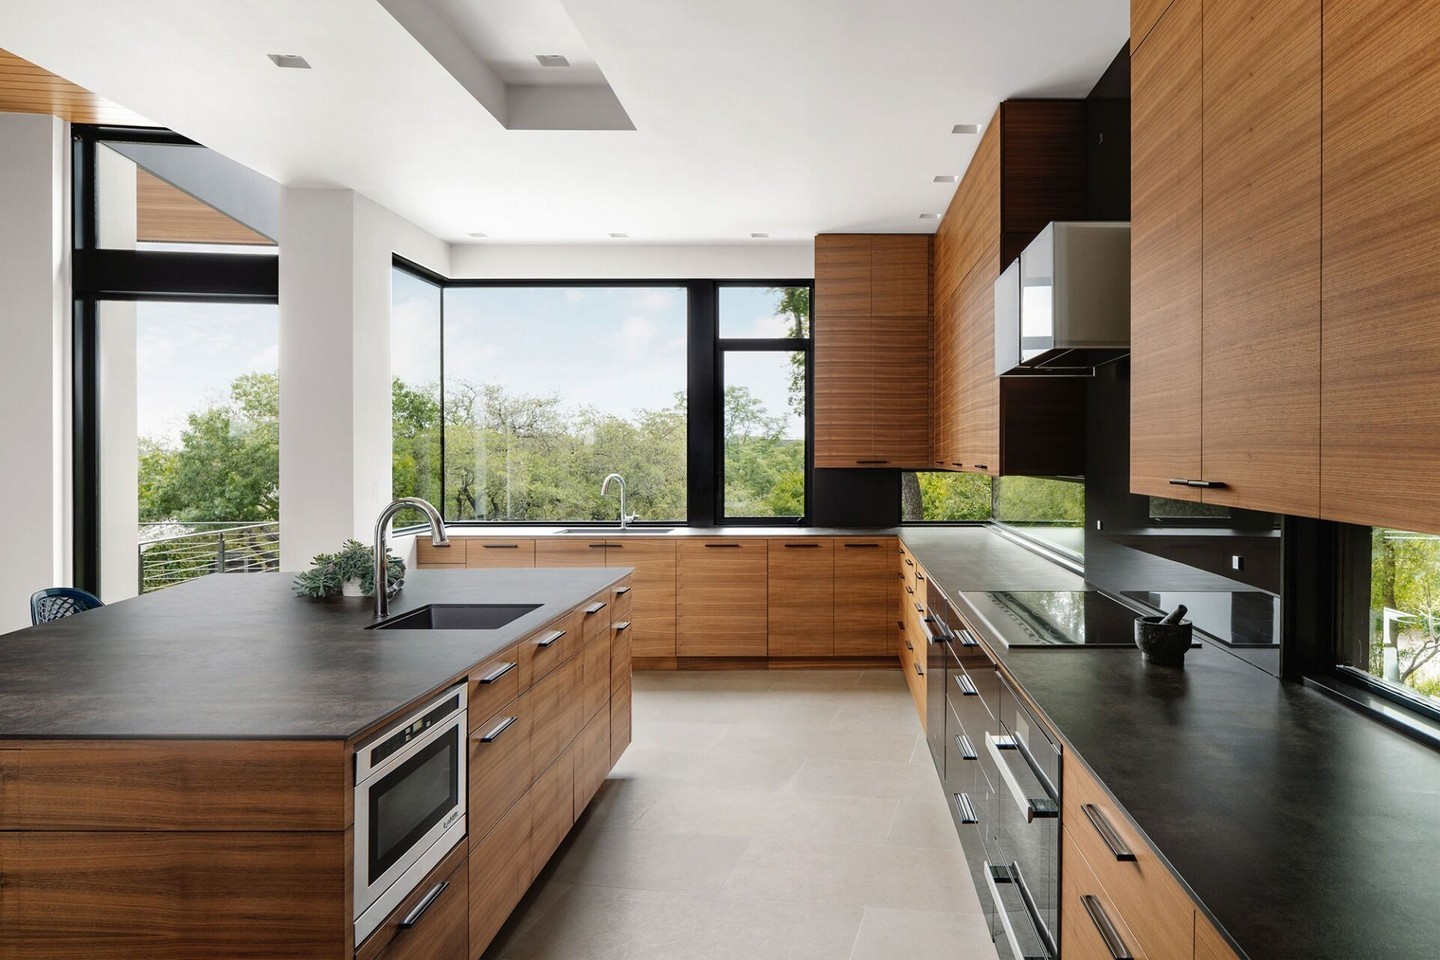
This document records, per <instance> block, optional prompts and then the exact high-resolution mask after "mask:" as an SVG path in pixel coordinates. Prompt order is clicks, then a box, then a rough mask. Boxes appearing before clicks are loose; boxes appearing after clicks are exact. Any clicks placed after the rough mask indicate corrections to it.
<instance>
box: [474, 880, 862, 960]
mask: <svg viewBox="0 0 1440 960" xmlns="http://www.w3.org/2000/svg"><path fill="white" fill-rule="evenodd" d="M863 912H864V911H862V910H859V909H856V908H854V907H821V908H814V909H807V910H796V909H795V908H794V904H790V903H776V902H766V901H749V900H747V901H738V900H737V901H729V900H715V899H711V898H697V897H685V896H678V895H674V894H648V893H641V894H640V895H638V896H637V892H636V891H632V890H617V889H610V888H605V887H575V886H563V885H561V889H560V891H559V892H558V893H557V894H556V895H555V896H554V897H553V898H552V899H551V900H550V902H549V904H548V909H547V910H546V912H545V914H544V915H543V916H542V917H540V918H539V919H538V921H537V922H534V923H531V924H528V925H524V926H520V927H517V928H516V930H515V931H514V933H513V934H512V935H511V936H509V937H508V938H507V939H506V940H505V941H504V942H502V943H498V944H494V945H492V947H491V950H490V951H489V952H487V953H486V956H487V957H493V958H496V960H501V958H507V960H542V958H543V960H550V958H565V960H592V958H593V960H601V958H626V960H772V958H773V960H844V958H846V957H848V956H849V954H850V950H851V948H852V947H853V945H854V942H855V937H856V933H857V932H858V930H859V927H860V921H861V918H862V916H863Z"/></svg>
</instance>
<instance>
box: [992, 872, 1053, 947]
mask: <svg viewBox="0 0 1440 960" xmlns="http://www.w3.org/2000/svg"><path fill="white" fill-rule="evenodd" d="M982 870H983V872H984V874H985V886H986V887H988V888H989V890H990V896H991V898H992V899H993V900H994V902H995V912H996V914H997V916H998V917H999V920H1000V925H1001V926H1003V927H1004V928H1005V939H1006V940H1008V941H1009V942H1010V951H1011V953H1012V954H1013V955H1014V956H1017V957H1030V956H1035V954H1031V953H1027V952H1026V951H1024V950H1022V949H1021V948H1020V938H1019V937H1018V936H1016V933H1015V921H1014V920H1013V919H1012V918H1011V913H1010V911H1009V909H1008V908H1007V907H1006V905H1005V901H1004V900H1002V899H1001V897H1000V884H1002V883H1003V884H1006V885H1007V886H1011V885H1013V887H1014V888H1015V891H1016V892H1017V893H1018V894H1019V895H1020V906H1021V907H1023V908H1024V909H1025V913H1026V914H1027V915H1028V916H1029V918H1030V925H1031V926H1032V927H1033V928H1034V930H1035V934H1036V936H1038V937H1039V938H1040V947H1041V952H1040V954H1039V956H1040V957H1042V958H1043V960H1053V958H1054V957H1055V956H1056V955H1057V954H1058V953H1059V951H1058V950H1057V949H1056V947H1055V938H1054V937H1053V936H1052V935H1051V934H1050V928H1049V927H1047V926H1046V925H1045V918H1044V917H1042V916H1041V915H1040V908H1039V907H1038V906H1036V904H1035V898H1034V897H1033V896H1032V895H1031V893H1030V888H1029V886H1028V885H1026V883H1025V877H1024V876H1022V875H1021V873H1020V862H1019V861H1018V860H1012V861H1011V862H1010V864H1009V866H1005V865H1001V864H993V863H991V862H990V861H988V860H986V861H984V865H983V867H982Z"/></svg>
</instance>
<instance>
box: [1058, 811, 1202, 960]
mask: <svg viewBox="0 0 1440 960" xmlns="http://www.w3.org/2000/svg"><path fill="white" fill-rule="evenodd" d="M1063 832H1064V835H1065V843H1064V849H1063V858H1064V859H1063V864H1064V866H1063V869H1062V870H1061V873H1060V952H1061V954H1062V955H1063V956H1064V957H1065V960H1113V958H1114V954H1113V953H1112V952H1111V950H1110V948H1109V946H1107V945H1106V943H1105V935H1104V934H1102V933H1101V932H1100V927H1099V924H1100V923H1103V922H1104V919H1108V920H1109V921H1110V925H1111V927H1112V929H1113V931H1114V934H1115V936H1116V937H1118V938H1119V940H1120V942H1121V943H1122V944H1124V946H1125V950H1126V951H1128V952H1129V954H1130V956H1131V957H1133V958H1134V960H1147V954H1146V953H1145V951H1144V950H1142V949H1141V947H1140V943H1139V941H1138V940H1137V939H1136V937H1135V934H1134V933H1132V932H1131V931H1130V927H1129V925H1128V924H1126V922H1125V917H1124V915H1123V914H1122V913H1121V911H1120V908H1119V907H1118V906H1117V905H1116V904H1115V901H1113V900H1111V899H1110V895H1109V894H1108V893H1106V892H1105V887H1104V886H1103V885H1102V884H1101V883H1100V880H1099V878H1097V877H1096V876H1095V871H1094V870H1092V869H1090V864H1089V862H1087V861H1086V859H1085V856H1084V855H1083V854H1082V853H1081V852H1080V848H1079V847H1078V846H1077V845H1076V843H1075V838H1074V837H1073V836H1071V834H1070V831H1069V830H1068V829H1066V830H1064V831H1063ZM1087 896H1089V897H1094V898H1095V900H1096V901H1097V903H1096V905H1095V906H1096V909H1097V910H1098V911H1100V914H1101V917H1102V918H1103V919H1098V920H1097V919H1095V918H1092V917H1091V915H1090V911H1089V910H1088V909H1087V908H1086V904H1085V900H1084V898H1085V897H1087ZM1184 956H1189V954H1188V953H1187V954H1185V955H1184ZM1176 960H1180V955H1178V954H1177V955H1176Z"/></svg>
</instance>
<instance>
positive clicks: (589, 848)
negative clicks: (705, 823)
mask: <svg viewBox="0 0 1440 960" xmlns="http://www.w3.org/2000/svg"><path fill="white" fill-rule="evenodd" d="M749 845H750V841H749V840H747V839H745V838H743V837H718V836H705V835H702V834H682V833H656V832H653V831H648V830H632V829H626V828H622V827H616V826H613V825H603V829H601V830H598V831H582V832H581V833H580V835H579V836H577V837H575V840H574V842H573V843H572V844H571V845H570V846H569V847H568V848H566V849H563V850H561V851H560V852H559V853H558V854H557V857H558V860H557V861H556V862H555V863H554V867H555V870H554V874H553V877H552V879H554V880H556V881H558V882H560V883H574V884H585V885H587V886H601V887H629V888H633V889H637V890H662V891H670V892H673V893H710V894H713V893H716V892H717V891H718V890H719V889H720V887H721V886H722V885H723V884H724V883H725V879H726V878H727V877H728V876H729V875H730V871H731V870H733V869H734V867H735V864H736V863H738V862H739V860H740V858H741V856H742V855H743V854H744V853H745V851H746V849H747V848H748V847H749Z"/></svg>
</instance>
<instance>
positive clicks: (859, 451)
mask: <svg viewBox="0 0 1440 960" xmlns="http://www.w3.org/2000/svg"><path fill="white" fill-rule="evenodd" d="M930 243H931V241H930V238H929V237H928V236H925V235H918V234H917V235H910V234H904V235H877V234H822V235H820V236H818V237H816V238H815V329H814V338H815V415H814V429H815V465H816V466H820V467H872V466H873V467H905V466H909V467H922V466H925V465H926V463H927V462H928V460H929V445H930V439H929V438H930V332H931V321H930Z"/></svg>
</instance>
